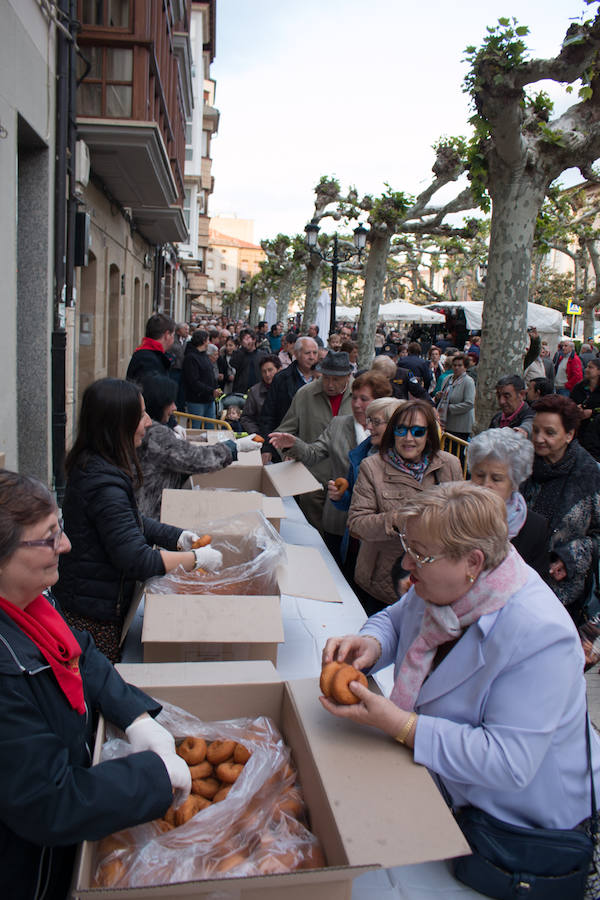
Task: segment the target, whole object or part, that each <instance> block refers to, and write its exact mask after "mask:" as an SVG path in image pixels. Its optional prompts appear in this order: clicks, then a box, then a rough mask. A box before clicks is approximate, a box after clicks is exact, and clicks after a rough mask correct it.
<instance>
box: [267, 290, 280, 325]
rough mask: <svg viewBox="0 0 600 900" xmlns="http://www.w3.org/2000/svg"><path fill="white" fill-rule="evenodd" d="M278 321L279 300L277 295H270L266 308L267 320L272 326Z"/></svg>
mask: <svg viewBox="0 0 600 900" xmlns="http://www.w3.org/2000/svg"><path fill="white" fill-rule="evenodd" d="M276 321H277V301H276V300H275V297H269V299H268V300H267V306H266V309H265V322H266V323H267V325H268V326H269V328H271V327H272V326H273V325H274V324H275V322H276Z"/></svg>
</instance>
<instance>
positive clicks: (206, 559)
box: [192, 547, 223, 572]
mask: <svg viewBox="0 0 600 900" xmlns="http://www.w3.org/2000/svg"><path fill="white" fill-rule="evenodd" d="M192 553H193V554H194V556H195V557H196V565H195V566H194V568H195V569H206V570H207V571H209V572H215V571H216V570H217V569H220V568H221V566H222V565H223V554H222V553H221V552H220V551H219V550H213V548H212V547H198V549H197V550H193V551H192Z"/></svg>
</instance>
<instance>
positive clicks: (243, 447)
mask: <svg viewBox="0 0 600 900" xmlns="http://www.w3.org/2000/svg"><path fill="white" fill-rule="evenodd" d="M255 437H256V435H255V434H249V435H248V437H243V438H238V439H237V441H236V442H235V445H236V447H237V451H238V453H248V452H249V451H250V450H260V444H259V443H257V441H255V440H254V438H255Z"/></svg>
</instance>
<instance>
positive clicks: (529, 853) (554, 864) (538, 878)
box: [445, 714, 598, 900]
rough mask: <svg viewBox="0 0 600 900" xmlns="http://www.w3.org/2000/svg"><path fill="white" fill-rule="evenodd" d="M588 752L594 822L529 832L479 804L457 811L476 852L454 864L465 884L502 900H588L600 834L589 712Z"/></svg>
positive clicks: (461, 824)
mask: <svg viewBox="0 0 600 900" xmlns="http://www.w3.org/2000/svg"><path fill="white" fill-rule="evenodd" d="M586 748H587V758H588V767H589V771H590V787H591V797H592V800H591V818H590V819H589V820H587V821H586V823H582V825H578V826H577V827H576V828H573V829H562V828H560V829H559V828H524V827H522V826H519V825H511V824H510V823H508V822H502V821H501V820H500V819H496V818H494V816H491V815H490V814H489V813H486V812H484V811H483V810H482V809H477V807H474V806H464V807H461V808H459V809H457V810H453V813H454V817H455V819H456V821H457V823H458V825H459V827H460V829H461V831H462V832H463V834H464V836H465V837H466V839H467V841H468V843H469V846H470V847H471V850H472V851H473V853H472V855H471V856H460V857H457V858H456V859H454V860H453V870H454V875H455V877H456V878H457V879H458V880H459V881H462V882H463V884H466V885H468V886H469V887H472V888H474V890H476V891H479V892H480V893H481V894H485V895H486V896H488V897H495V898H498V900H512V898H519V897H520V898H524V897H527V898H529V900H582V898H583V896H584V893H585V886H586V882H587V879H588V875H589V871H590V864H591V862H592V858H593V855H594V846H595V843H596V835H597V832H598V821H597V811H596V796H595V792H594V775H593V771H592V752H591V746H590V724H589V718H588V716H587V714H586ZM445 795H447V791H445Z"/></svg>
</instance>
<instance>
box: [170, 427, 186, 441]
mask: <svg viewBox="0 0 600 900" xmlns="http://www.w3.org/2000/svg"><path fill="white" fill-rule="evenodd" d="M173 434H174V435H175V437H176V438H179V440H180V441H187V434H186V433H185V428H184V427H183V425H175V426H174V428H173Z"/></svg>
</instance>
